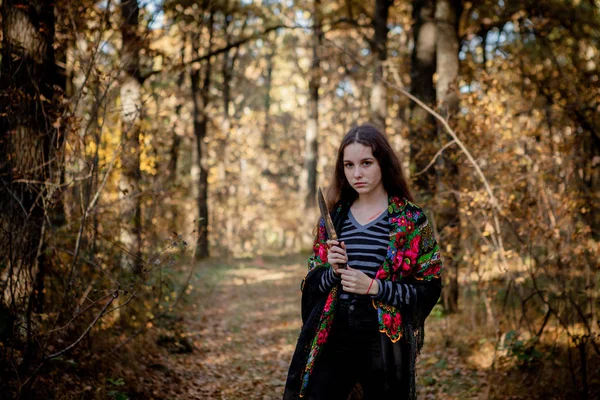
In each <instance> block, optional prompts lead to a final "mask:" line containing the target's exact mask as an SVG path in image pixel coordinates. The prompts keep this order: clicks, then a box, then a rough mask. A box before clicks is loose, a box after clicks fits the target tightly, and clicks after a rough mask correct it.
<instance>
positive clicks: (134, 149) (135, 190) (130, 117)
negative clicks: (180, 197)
mask: <svg viewBox="0 0 600 400" xmlns="http://www.w3.org/2000/svg"><path fill="white" fill-rule="evenodd" d="M121 16H122V18H123V23H122V25H121V35H122V42H123V48H122V49H121V63H122V67H123V78H122V82H121V88H120V95H121V108H122V111H121V141H122V146H123V147H122V156H121V177H120V180H119V198H120V206H121V221H120V222H121V232H120V239H121V243H122V244H123V246H124V247H125V249H126V252H124V253H123V255H122V257H121V266H122V268H124V269H125V270H128V271H134V272H136V273H139V272H140V271H141V269H142V267H143V265H142V259H141V256H142V232H141V231H142V218H141V193H140V180H141V171H140V139H139V136H140V125H141V124H140V121H141V118H142V115H143V114H142V112H143V110H142V97H141V87H142V85H141V79H140V55H139V48H140V45H141V41H140V38H139V34H138V25H139V23H138V18H139V6H138V3H137V0H121Z"/></svg>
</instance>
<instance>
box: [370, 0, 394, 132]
mask: <svg viewBox="0 0 600 400" xmlns="http://www.w3.org/2000/svg"><path fill="white" fill-rule="evenodd" d="M390 5H392V2H390V1H389V0H377V1H376V2H375V19H374V21H375V36H374V39H373V49H372V50H373V56H374V60H373V64H374V65H373V88H372V91H371V121H372V122H373V123H374V124H375V125H377V126H378V127H379V128H380V129H381V130H382V131H384V132H385V118H386V116H387V89H386V86H385V84H384V82H383V80H384V79H385V76H384V69H383V64H384V63H385V60H387V36H388V28H387V22H388V14H389V10H390Z"/></svg>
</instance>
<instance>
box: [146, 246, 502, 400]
mask: <svg viewBox="0 0 600 400" xmlns="http://www.w3.org/2000/svg"><path fill="white" fill-rule="evenodd" d="M305 273H306V256H305V255H297V256H290V257H284V258H281V257H280V258H273V259H266V260H265V259H263V258H261V257H258V258H255V259H254V260H250V261H248V260H247V261H236V262H234V263H231V264H229V265H222V264H216V263H214V262H208V263H204V264H200V265H199V266H197V267H195V271H194V272H193V274H192V278H191V282H190V285H191V287H193V290H192V291H191V293H190V294H189V295H188V296H187V297H186V301H185V302H184V303H183V304H182V305H181V306H180V309H179V315H180V319H179V322H177V328H176V329H175V330H176V332H177V335H176V337H174V338H172V340H171V341H168V340H163V343H167V344H163V345H162V346H160V347H155V348H154V350H152V349H151V348H149V349H148V351H147V352H145V353H143V354H140V358H139V361H141V362H142V366H141V368H142V370H143V375H144V379H143V381H144V382H148V383H150V384H147V385H145V386H143V387H140V388H139V389H141V390H140V392H138V393H139V394H140V395H142V397H145V398H148V397H152V398H157V399H158V398H160V399H280V398H281V396H282V393H283V389H284V386H285V379H286V375H287V369H288V366H289V362H290V360H291V356H292V353H293V351H294V346H295V343H296V339H297V335H298V333H299V330H300V325H301V324H300V282H301V280H302V278H303V277H304V275H305ZM170 329H171V331H172V330H173V327H171V328H170ZM460 329H468V328H466V327H465V326H464V324H460V323H457V324H452V320H451V319H450V318H448V317H445V318H442V317H441V314H440V313H439V312H437V310H436V309H434V312H432V314H431V316H430V317H429V318H428V320H427V323H426V339H425V345H424V348H423V351H422V353H421V355H420V358H419V359H418V364H417V368H418V370H417V371H418V372H417V374H418V375H417V382H418V390H419V398H420V399H464V398H478V397H482V398H486V397H487V395H486V387H487V385H488V380H487V379H488V378H487V373H486V372H485V367H486V364H488V365H487V366H489V363H491V353H490V351H486V349H488V350H489V349H490V348H491V345H486V343H485V340H484V341H482V340H477V338H472V339H469V337H470V336H471V337H472V335H463V334H461V332H459V331H458V330H460ZM461 338H462V339H461ZM163 339H164V338H163ZM182 344H185V346H183V345H182ZM474 347H477V348H478V349H479V351H477V352H476V353H475V352H473V348H474ZM157 348H158V349H160V350H159V351H156V349H157ZM186 349H187V350H186ZM474 354H476V355H474Z"/></svg>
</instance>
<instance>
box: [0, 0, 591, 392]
mask: <svg viewBox="0 0 600 400" xmlns="http://www.w3.org/2000/svg"><path fill="white" fill-rule="evenodd" d="M0 4H1V13H0V14H1V15H0V18H1V24H2V33H1V35H2V37H1V46H2V48H1V59H0V134H1V136H0V179H1V184H0V191H1V192H0V373H1V376H2V379H1V380H0V390H1V393H2V394H3V396H5V395H6V396H7V397H8V398H16V397H20V398H117V399H125V398H149V397H155V398H258V399H265V398H278V396H279V397H280V396H281V393H282V391H283V380H284V379H285V375H286V372H287V366H288V363H289V360H290V359H291V354H292V351H293V346H294V344H295V338H296V337H297V334H298V332H299V327H300V325H299V324H300V313H299V284H300V280H301V279H302V277H303V275H304V273H305V271H306V264H305V262H306V257H307V255H308V251H310V248H311V245H312V239H313V237H312V232H313V228H314V225H315V222H316V221H317V210H316V208H315V205H316V203H315V199H316V188H317V186H321V187H322V188H326V187H327V186H328V184H329V182H330V179H331V174H332V166H333V163H334V161H335V154H336V149H337V147H338V145H339V143H340V141H341V138H342V137H343V135H344V134H345V132H347V131H348V130H349V129H350V128H351V127H352V126H354V125H355V124H359V123H362V122H365V121H371V122H373V123H375V124H377V125H378V126H380V127H382V129H385V132H386V133H387V135H388V137H389V139H390V141H391V143H392V144H393V146H394V148H395V150H396V151H397V152H398V153H399V154H400V155H401V157H402V160H403V162H404V167H405V171H406V172H407V174H408V176H409V178H410V180H411V183H412V187H413V188H414V192H415V195H416V200H415V202H416V203H417V204H419V205H421V206H422V207H424V209H425V212H426V213H427V215H428V216H429V217H430V219H431V220H432V221H433V223H434V226H435V231H436V236H437V238H438V242H439V243H440V244H441V249H442V252H443V253H442V256H443V259H444V262H445V274H444V291H443V298H442V299H441V300H440V303H439V304H438V305H437V306H436V308H435V309H434V312H433V313H432V315H431V316H430V318H429V319H428V330H429V333H428V338H426V344H425V348H424V354H423V355H422V358H421V362H420V364H419V367H418V368H419V376H420V378H419V379H418V382H419V393H420V395H421V396H422V397H423V398H471V397H478V398H597V397H596V396H598V394H599V393H600V376H599V371H600V365H599V364H600V363H599V362H598V360H599V359H600V357H599V355H600V349H599V346H600V337H599V336H598V332H599V330H600V325H599V322H598V321H599V314H600V313H599V307H600V300H599V296H598V288H599V285H600V281H599V279H600V268H599V262H598V260H599V259H600V249H599V240H600V237H599V235H600V231H599V224H600V212H599V211H600V210H599V206H600V195H599V191H600V174H599V165H600V113H599V111H600V84H599V75H598V64H599V63H600V52H599V51H600V2H599V1H598V0H571V1H567V0H542V1H541V0H523V1H514V0H511V1H509V0H473V1H462V0H413V1H409V0H396V1H390V0H371V1H369V2H364V1H355V0H333V1H320V0H310V1H293V0H268V1H267V0H264V1H251V0H242V1H234V0H184V1H177V2H175V1H170V0H165V1H164V2H163V1H159V0H121V1H111V0H105V1H100V2H97V1H88V0H73V1H51V0H38V1H35V0H1V1H0ZM409 96H414V97H415V98H416V99H417V100H419V101H421V102H422V103H423V105H426V106H428V107H430V108H429V109H428V110H426V109H425V108H423V107H421V106H420V105H417V103H415V101H413V100H414V98H413V99H412V100H411V98H410V97H409ZM248 296H249V297H250V300H252V301H250V300H249V299H248ZM261 332H262V333H261ZM263 333H264V334H265V336H264V337H263V336H261V335H262V334H263ZM269 349H276V350H277V351H269ZM244 357H246V358H244ZM249 360H252V362H249ZM192 389H193V390H192ZM194 390H195V391H194Z"/></svg>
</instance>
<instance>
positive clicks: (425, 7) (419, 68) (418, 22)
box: [410, 0, 437, 206]
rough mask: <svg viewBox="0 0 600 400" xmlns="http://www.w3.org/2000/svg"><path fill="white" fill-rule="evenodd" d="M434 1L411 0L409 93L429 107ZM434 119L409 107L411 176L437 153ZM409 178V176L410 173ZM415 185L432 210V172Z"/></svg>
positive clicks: (432, 92) (432, 98)
mask: <svg viewBox="0 0 600 400" xmlns="http://www.w3.org/2000/svg"><path fill="white" fill-rule="evenodd" d="M434 11H435V6H434V1H433V0H414V2H413V33H414V47H413V53H412V63H411V93H412V94H413V95H415V96H416V97H417V98H419V99H420V100H422V101H423V102H425V103H426V104H427V105H429V106H434V105H435V88H434V86H433V73H434V72H435V67H436V65H435V51H436V24H435V21H434ZM436 135H437V133H436V124H435V119H434V118H433V117H432V116H431V115H429V113H427V111H425V110H424V109H422V108H421V107H419V106H417V105H416V104H415V103H411V115H410V137H411V139H410V142H411V144H410V152H411V159H412V160H411V162H412V164H413V166H414V167H413V168H411V170H412V172H413V173H419V172H421V171H423V169H424V168H425V167H426V166H427V164H429V162H430V161H431V159H432V158H433V156H434V155H435V153H436V151H437V149H436V146H435V138H436ZM411 174H412V173H411ZM414 183H415V185H416V189H417V191H418V192H419V194H420V196H419V197H420V198H422V199H423V200H424V203H425V204H426V205H428V206H431V204H430V199H432V198H433V194H434V191H435V172H434V170H433V169H432V168H429V169H428V170H427V172H425V173H422V174H420V175H418V176H416V177H415V179H414Z"/></svg>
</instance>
